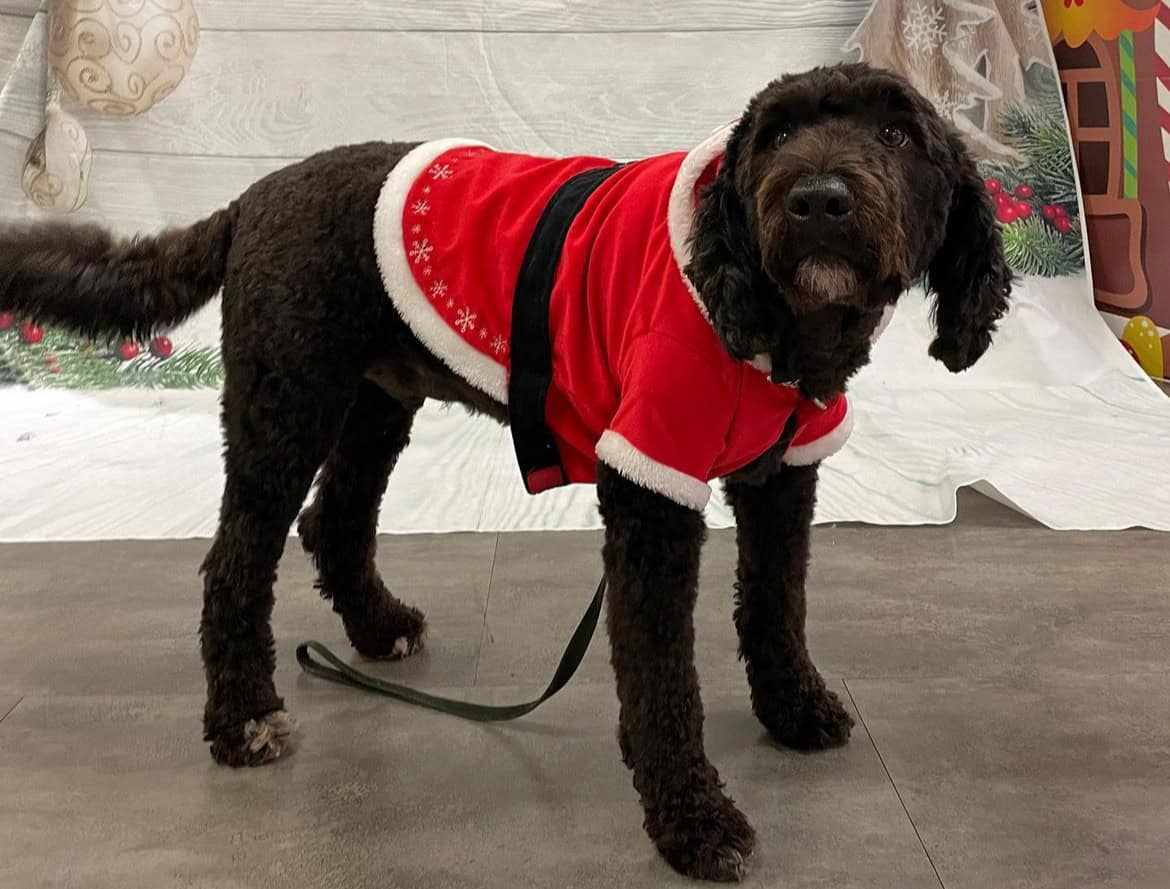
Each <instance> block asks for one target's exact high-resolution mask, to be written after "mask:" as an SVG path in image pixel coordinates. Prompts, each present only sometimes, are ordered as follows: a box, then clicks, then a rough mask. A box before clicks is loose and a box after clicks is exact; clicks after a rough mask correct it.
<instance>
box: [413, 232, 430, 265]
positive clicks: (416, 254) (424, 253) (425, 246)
mask: <svg viewBox="0 0 1170 889" xmlns="http://www.w3.org/2000/svg"><path fill="white" fill-rule="evenodd" d="M434 252H435V245H434V244H432V243H431V242H430V241H429V240H428V239H427V238H423V239H422V240H415V241H411V243H410V258H411V259H412V260H413V261H414V262H415V263H420V262H429V261H430V258H431V254H432V253H434Z"/></svg>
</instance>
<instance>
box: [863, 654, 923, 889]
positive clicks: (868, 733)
mask: <svg viewBox="0 0 1170 889" xmlns="http://www.w3.org/2000/svg"><path fill="white" fill-rule="evenodd" d="M841 686H842V687H843V688H844V689H845V694H847V695H849V700H850V702H851V703H852V704H853V709H854V711H856V713H857V718H858V720H859V721H860V722H861V727H862V728H863V729H865V736H866V737H867V738H869V743H870V746H871V747H873V752H874V753H875V754H877V758H878V762H879V763H881V767H882V771H883V772H885V773H886V780H887V781H889V782H890V787H892V788H893V789H894V796H896V797H897V798H898V804H899V805H900V806H901V807H902V811H903V812H905V813H906V820H907V821H909V822H910V828H911V829H912V830H913V831H914V836H915V837H917V838H918V845H919V846H921V847H922V854H923V855H925V856H926V863H927V864H929V865H930V869H931V870H932V871H934V878H935V879H936V880H938V885H939V886H940V887H941V889H946V884H945V883H943V879H942V875H941V874H939V872H938V868H937V867H935V864H934V859H933V858H932V857H931V855H930V850H929V849H927V848H926V843H925V842H924V841H923V839H922V834H921V833H919V832H918V825H917V824H915V823H914V816H913V815H911V814H910V809H909V808H908V807H907V806H906V801H905V800H904V799H902V791H900V790H899V789H898V785H897V784H895V783H894V776H893V775H891V774H890V770H889V769H888V768H887V767H886V761H885V759H884V758H883V757H882V752H881V750H879V749H878V745H877V739H876V738H874V736H873V732H871V731H870V730H869V726H868V725H866V724H865V717H864V716H863V715H862V713H861V707H860V705H859V704H858V703H857V699H856V698H854V697H853V690H852V689H851V688H850V687H849V682H848V681H847V680H846V679H845V678H844V677H842V679H841Z"/></svg>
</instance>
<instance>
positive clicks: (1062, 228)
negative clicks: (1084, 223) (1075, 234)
mask: <svg viewBox="0 0 1170 889" xmlns="http://www.w3.org/2000/svg"><path fill="white" fill-rule="evenodd" d="M1052 224H1053V225H1054V226H1056V230H1057V231H1058V232H1060V233H1061V234H1062V235H1067V234H1068V233H1069V232H1070V231H1072V220H1071V219H1069V218H1068V217H1067V216H1061V217H1059V218H1058V219H1055V220H1053V222H1052Z"/></svg>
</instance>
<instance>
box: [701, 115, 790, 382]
mask: <svg viewBox="0 0 1170 889" xmlns="http://www.w3.org/2000/svg"><path fill="white" fill-rule="evenodd" d="M750 129H751V124H750V121H749V116H746V115H745V117H744V118H743V119H741V120H740V122H739V123H738V124H737V125H736V126H735V129H734V130H733V131H732V133H731V136H730V138H729V139H728V141H727V149H726V152H725V154H724V157H723V162H722V165H721V166H720V168H719V172H718V173H717V174H716V175H715V178H714V180H712V182H711V183H710V184H709V185H708V186H707V187H706V188H705V189H703V191H702V193H701V194H700V195H699V206H698V209H697V210H696V212H695V224H694V228H693V230H692V234H691V259H690V262H689V263H688V264H687V267H686V269H685V270H684V271H685V273H686V275H687V277H688V278H690V280H691V283H692V284H694V286H695V290H697V291H698V293H699V298H700V299H701V300H702V301H703V305H704V306H705V307H706V309H707V315H708V317H710V319H711V324H712V326H713V327H714V328H715V332H716V333H718V334H719V338H720V339H721V340H722V341H723V345H724V348H726V349H727V351H728V353H729V354H730V355H731V357H732V358H735V359H736V360H739V361H747V360H750V359H751V358H752V357H753V356H754V355H756V354H757V353H758V352H760V351H761V333H762V332H765V331H768V330H769V329H770V328H771V327H773V326H774V324H773V323H772V322H773V319H771V318H770V317H768V312H767V311H766V308H767V307H766V303H764V302H763V301H761V300H760V299H759V297H758V294H759V292H760V287H761V286H765V282H766V279H765V275H764V272H763V264H762V261H761V259H760V250H759V246H758V239H757V237H756V235H755V232H754V231H753V230H752V227H751V225H750V224H749V223H748V216H747V208H746V205H745V201H744V199H743V197H742V196H741V195H740V193H739V191H738V189H737V187H736V172H737V166H738V164H739V161H740V152H739V146H740V145H741V144H742V143H743V140H745V139H746V138H748V133H749V132H750Z"/></svg>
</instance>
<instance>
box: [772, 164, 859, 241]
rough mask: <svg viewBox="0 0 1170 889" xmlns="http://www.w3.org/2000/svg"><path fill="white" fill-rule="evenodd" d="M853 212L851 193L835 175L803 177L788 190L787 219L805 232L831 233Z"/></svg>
mask: <svg viewBox="0 0 1170 889" xmlns="http://www.w3.org/2000/svg"><path fill="white" fill-rule="evenodd" d="M852 213H853V193H852V192H851V191H850V190H849V186H848V185H846V184H845V180H843V179H841V178H840V177H839V176H805V177H804V178H802V179H798V180H797V181H796V184H795V185H793V186H792V190H791V191H790V192H788V219H789V222H790V223H791V224H792V225H794V226H798V227H799V228H800V229H801V230H802V231H803V232H804V233H806V234H809V235H831V234H834V233H836V232H837V231H839V230H840V228H841V226H842V224H843V223H845V221H846V220H848V219H849V217H850V216H851V215H852Z"/></svg>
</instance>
